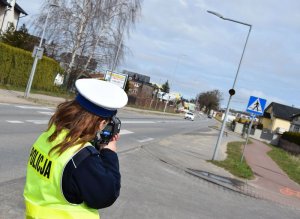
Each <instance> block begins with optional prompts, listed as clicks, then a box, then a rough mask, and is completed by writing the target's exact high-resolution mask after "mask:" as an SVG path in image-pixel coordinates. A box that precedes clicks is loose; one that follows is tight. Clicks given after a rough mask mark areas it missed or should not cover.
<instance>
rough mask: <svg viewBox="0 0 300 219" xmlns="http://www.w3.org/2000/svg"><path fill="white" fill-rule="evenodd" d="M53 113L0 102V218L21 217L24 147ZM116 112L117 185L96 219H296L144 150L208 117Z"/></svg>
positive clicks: (296, 214) (203, 124)
mask: <svg viewBox="0 0 300 219" xmlns="http://www.w3.org/2000/svg"><path fill="white" fill-rule="evenodd" d="M53 112H54V108H49V107H37V106H29V105H17V104H0V219H10V218H22V217H23V214H24V204H23V198H22V192H23V186H24V182H25V169H26V163H27V158H28V153H29V149H30V147H31V145H32V143H33V141H34V140H35V139H36V138H37V137H38V135H39V134H40V133H41V132H42V131H43V130H45V129H46V127H47V122H48V120H49V118H50V116H51V114H52V113H53ZM119 117H120V119H121V121H122V132H121V139H120V141H119V144H118V148H119V159H120V167H121V174H122V189H121V195H120V197H119V199H118V200H117V201H116V203H115V204H114V205H113V206H112V207H109V208H106V209H103V210H100V212H101V218H102V219H105V218H126V219H127V218H128V219H135V218H136V219H140V218H151V219H153V218H267V219H274V218H278V219H279V218H280V219H281V218H292V219H299V218H300V211H299V210H296V209H292V208H289V207H286V206H281V205H278V204H275V203H272V202H268V201H264V200H259V199H255V198H251V197H248V196H245V195H241V194H240V193H237V192H233V191H230V190H228V189H224V188H223V187H220V186H217V185H214V184H211V183H209V182H207V181H204V180H203V179H201V178H197V177H195V176H192V175H190V174H188V173H186V172H184V171H182V170H180V169H178V168H176V167H174V166H170V165H168V164H167V163H164V162H162V161H161V160H159V159H157V157H153V155H152V154H151V153H149V151H151V150H157V151H159V150H158V148H159V147H160V142H161V141H164V139H165V138H167V137H168V138H169V139H170V136H173V135H174V136H175V135H176V134H182V133H190V132H194V133H195V132H199V131H201V130H202V131H203V130H207V129H208V128H207V127H208V126H209V125H213V124H214V121H213V120H210V119H207V118H205V117H197V118H196V120H195V121H194V122H192V121H187V120H184V119H183V118H182V117H178V116H166V115H147V114H141V113H137V112H131V111H120V112H119ZM188 136H191V138H192V136H193V135H188ZM204 137H205V136H203V138H204ZM177 138H178V136H177ZM174 139H175V138H174ZM213 140H214V139H213ZM187 143H188V142H187ZM141 145H144V147H142V148H141V147H139V146H141ZM162 147H163V145H162ZM203 147H205V145H204V146H203ZM146 149H147V150H146ZM165 149H166V150H161V151H166V154H165V155H164V156H167V155H168V154H167V148H165ZM157 153H158V152H157ZM179 155H180V154H179ZM176 156H178V155H176ZM186 162H188V160H187V161H186Z"/></svg>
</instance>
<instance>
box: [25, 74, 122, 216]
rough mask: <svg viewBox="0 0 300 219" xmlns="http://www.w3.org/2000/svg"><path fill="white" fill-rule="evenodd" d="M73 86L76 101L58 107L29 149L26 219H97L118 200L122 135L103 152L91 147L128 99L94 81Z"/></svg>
mask: <svg viewBox="0 0 300 219" xmlns="http://www.w3.org/2000/svg"><path fill="white" fill-rule="evenodd" d="M75 86H76V88H77V91H78V94H77V96H76V98H75V99H74V100H72V101H67V102H64V103H61V104H60V105H58V107H57V109H56V112H55V113H54V115H53V116H52V117H51V119H50V121H49V124H48V129H47V130H46V131H45V132H43V133H42V134H41V135H40V136H39V137H38V139H37V140H36V142H35V143H34V144H33V146H32V148H31V151H30V155H29V160H28V165H27V175H26V184H25V188H24V198H25V205H26V218H27V219H31V218H32V219H48V218H51V219H69V218H70V219H71V218H72V219H73V218H76V219H77V218H78V219H79V218H80V219H96V218H97V219H98V218H99V217H100V216H99V213H98V209H100V208H105V207H108V206H110V205H112V204H113V203H114V201H115V200H116V199H117V198H118V196H119V192H120V187H121V186H120V180H121V176H120V172H119V161H118V157H117V154H116V142H117V140H118V138H119V135H115V136H114V137H113V138H112V140H111V141H110V142H109V143H108V144H107V145H105V146H104V147H103V148H101V150H100V151H98V150H97V149H96V148H95V147H93V146H92V145H91V143H90V142H91V141H92V140H93V139H94V138H95V135H96V133H97V132H98V131H101V130H102V129H104V128H105V126H106V125H107V124H108V122H109V121H110V118H112V117H113V116H115V115H116V113H117V109H119V108H121V107H124V106H125V105H126V104H127V101H128V97H127V95H126V93H125V92H124V90H122V89H121V88H119V87H118V86H116V85H114V84H111V83H109V82H105V81H100V80H96V79H79V80H77V81H76V83H75Z"/></svg>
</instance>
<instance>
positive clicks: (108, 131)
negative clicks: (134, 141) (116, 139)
mask: <svg viewBox="0 0 300 219" xmlns="http://www.w3.org/2000/svg"><path fill="white" fill-rule="evenodd" d="M120 130H121V120H120V119H119V118H118V117H116V116H113V117H112V118H111V120H110V122H109V123H108V124H107V125H106V126H105V128H104V129H103V130H102V131H100V132H97V134H96V137H95V139H94V141H93V142H92V143H93V145H94V146H95V147H96V148H97V149H99V147H100V145H107V144H108V143H109V142H110V140H111V139H112V137H113V136H115V135H116V134H118V133H120Z"/></svg>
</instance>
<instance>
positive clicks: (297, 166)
mask: <svg viewBox="0 0 300 219" xmlns="http://www.w3.org/2000/svg"><path fill="white" fill-rule="evenodd" d="M267 145H268V146H269V147H271V148H272V150H271V151H269V152H268V155H269V156H270V157H271V158H272V160H273V161H275V163H277V165H278V166H279V167H280V168H281V169H282V170H283V171H284V172H285V173H286V174H287V175H288V176H289V178H290V179H291V180H293V181H295V182H296V183H298V184H300V155H298V156H294V155H292V154H290V153H288V152H286V151H285V150H283V149H281V148H278V147H275V146H273V145H270V144H267Z"/></svg>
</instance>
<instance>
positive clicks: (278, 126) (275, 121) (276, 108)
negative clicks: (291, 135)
mask: <svg viewBox="0 0 300 219" xmlns="http://www.w3.org/2000/svg"><path fill="white" fill-rule="evenodd" d="M298 113H300V109H298V108H295V107H291V106H286V105H283V104H280V103H275V102H272V103H271V104H270V105H269V106H268V107H267V108H266V109H265V112H264V115H263V116H262V117H261V118H260V122H261V123H262V124H263V127H264V128H266V129H269V130H271V131H272V132H277V133H279V134H282V133H283V132H285V131H288V130H290V126H291V121H292V116H293V115H295V114H298Z"/></svg>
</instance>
